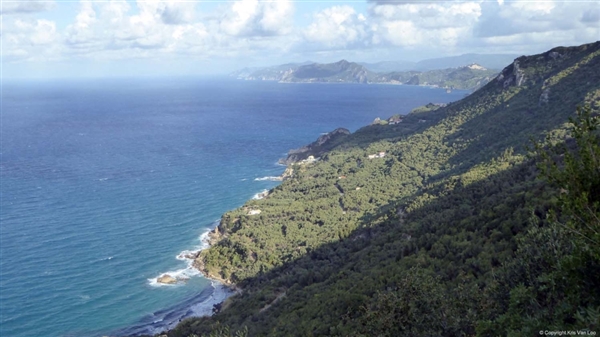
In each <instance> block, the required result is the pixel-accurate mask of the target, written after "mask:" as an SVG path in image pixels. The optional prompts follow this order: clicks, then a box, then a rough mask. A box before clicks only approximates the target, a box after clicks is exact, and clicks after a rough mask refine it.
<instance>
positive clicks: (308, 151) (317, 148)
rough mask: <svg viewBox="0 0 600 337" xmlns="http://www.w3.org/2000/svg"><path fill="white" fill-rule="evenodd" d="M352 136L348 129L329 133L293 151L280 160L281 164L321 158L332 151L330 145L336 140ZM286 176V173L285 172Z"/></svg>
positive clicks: (339, 129)
mask: <svg viewBox="0 0 600 337" xmlns="http://www.w3.org/2000/svg"><path fill="white" fill-rule="evenodd" d="M349 134H350V131H349V130H348V129H344V128H338V129H335V130H333V131H331V132H329V133H326V134H324V135H321V136H320V137H319V138H318V139H317V140H316V141H315V142H313V143H311V144H309V145H306V146H303V147H301V148H298V149H293V150H290V151H289V152H288V155H287V157H286V158H281V159H279V163H280V164H284V165H290V164H293V163H296V162H299V161H301V160H305V159H307V158H308V157H309V156H314V157H320V155H321V154H322V153H324V152H326V151H328V150H330V145H331V144H332V142H333V141H334V140H337V139H340V138H341V137H344V136H347V135H349ZM284 176H285V172H284Z"/></svg>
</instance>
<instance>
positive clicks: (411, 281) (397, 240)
mask: <svg viewBox="0 0 600 337" xmlns="http://www.w3.org/2000/svg"><path fill="white" fill-rule="evenodd" d="M580 105H586V106H587V107H589V109H588V110H585V109H582V110H581V114H580V116H579V117H578V115H576V111H577V107H578V106H580ZM585 111H587V112H588V113H587V114H586V113H585ZM599 111H600V42H595V43H592V44H588V45H583V46H579V47H571V48H563V47H560V48H555V49H553V50H551V51H548V52H546V53H543V54H539V55H533V56H528V57H525V56H524V57H520V58H518V59H516V60H515V62H514V63H512V64H511V65H509V66H508V67H506V68H505V69H504V70H503V71H502V72H501V74H500V75H499V76H498V77H497V78H495V79H493V80H492V81H491V82H489V83H488V84H487V85H485V86H484V87H483V88H481V89H480V90H478V91H476V92H475V93H473V94H471V95H470V96H468V97H466V98H465V99H463V100H461V101H458V102H454V103H451V104H449V105H447V106H445V107H441V108H438V109H435V110H430V109H423V110H420V111H415V112H413V113H411V114H409V115H408V116H406V117H405V118H404V119H403V120H402V122H401V123H398V124H394V125H371V126H367V127H364V128H362V129H360V130H358V131H356V132H355V133H353V134H350V135H345V136H344V137H343V138H342V141H339V142H338V143H337V144H336V146H334V147H333V148H332V149H331V150H330V151H329V152H328V153H326V154H324V155H323V156H322V157H321V160H320V161H318V162H316V163H312V164H303V165H292V168H293V169H294V174H293V177H292V178H291V179H288V180H286V181H284V182H283V183H282V184H281V185H279V186H278V187H276V188H274V189H273V190H271V191H270V194H269V195H268V197H266V198H265V199H262V200H250V201H248V202H247V203H246V204H245V205H244V206H243V207H240V208H239V209H236V210H232V211H230V212H228V213H226V214H224V215H223V217H222V219H221V224H220V226H219V227H218V230H217V231H216V232H215V233H213V239H214V240H215V242H214V244H213V246H212V247H211V248H210V249H208V250H205V251H203V252H202V253H201V255H200V256H199V258H198V259H197V261H196V265H197V266H198V267H200V268H201V269H202V270H203V271H204V272H205V273H206V274H208V275H210V276H212V277H214V278H218V279H223V280H225V281H226V282H229V283H234V284H236V285H237V286H238V287H239V288H240V289H241V292H240V293H239V294H238V295H235V296H233V297H232V298H230V299H229V300H227V301H226V302H225V303H223V304H222V306H221V310H220V312H218V313H217V314H216V315H214V316H213V317H210V318H193V319H188V320H186V321H184V322H183V323H181V324H180V325H179V326H178V327H177V328H176V329H174V330H172V331H170V332H168V336H170V337H174V336H191V335H193V334H196V335H208V334H210V333H211V331H212V332H213V334H212V335H215V336H220V335H229V334H230V333H233V332H234V331H247V333H248V335H250V336H264V335H269V336H323V335H339V336H459V335H460V336H463V335H468V336H474V335H481V336H496V335H502V336H504V335H511V336H530V335H538V331H540V330H571V329H573V330H581V329H591V330H595V331H598V329H600V253H599V251H600V234H599V233H600V221H598V215H599V214H600V213H599V204H598V202H600V171H599V169H598V167H600V150H599V144H598V131H597V130H595V128H596V127H597V124H598V118H597V117H592V116H595V114H597V113H598V112H599ZM590 114H591V116H590ZM569 118H575V119H574V120H573V123H569ZM574 125H575V126H574ZM546 138H547V140H546ZM532 139H533V140H535V141H538V142H540V141H544V142H547V143H544V144H538V146H537V148H536V147H535V146H534V143H533V142H532ZM554 144H557V145H554ZM534 148H536V151H535V152H531V151H530V150H533V149H534ZM380 153H382V154H380ZM555 163H558V164H555ZM538 167H539V168H542V170H540V169H538ZM250 210H260V211H261V212H260V214H255V215H249V214H250Z"/></svg>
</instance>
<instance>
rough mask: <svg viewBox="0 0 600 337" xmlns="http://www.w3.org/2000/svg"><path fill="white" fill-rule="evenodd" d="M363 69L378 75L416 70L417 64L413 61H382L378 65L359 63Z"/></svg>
mask: <svg viewBox="0 0 600 337" xmlns="http://www.w3.org/2000/svg"><path fill="white" fill-rule="evenodd" d="M357 63H358V64H360V65H362V66H363V67H365V68H367V69H368V70H370V71H373V72H376V73H390V72H394V71H407V70H414V69H415V65H416V64H417V63H416V62H411V61H382V62H376V63H366V62H357Z"/></svg>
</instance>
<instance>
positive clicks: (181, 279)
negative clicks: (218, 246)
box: [148, 220, 220, 287]
mask: <svg viewBox="0 0 600 337" xmlns="http://www.w3.org/2000/svg"><path fill="white" fill-rule="evenodd" d="M219 223H220V220H217V221H215V222H213V224H212V225H211V227H209V228H208V229H206V231H204V232H203V233H202V234H201V235H200V236H199V237H198V240H199V241H200V244H199V245H198V246H196V247H195V248H193V249H191V250H189V249H186V250H183V251H181V252H180V253H179V254H177V256H175V259H177V260H179V261H185V262H186V264H187V266H186V267H185V268H180V269H176V270H170V271H166V272H163V273H161V274H160V275H158V276H156V277H152V278H149V279H148V285H150V286H152V287H173V286H178V285H182V284H185V283H186V282H187V281H188V280H189V279H190V278H192V277H194V276H200V275H202V273H201V272H200V271H199V270H198V269H196V268H195V267H194V258H195V257H196V256H197V255H198V253H200V252H201V251H202V250H204V249H207V248H209V247H210V243H209V242H208V240H209V237H208V235H209V234H210V232H211V231H212V229H214V228H215V227H217V226H218V225H219ZM165 275H169V276H171V277H173V278H175V279H177V281H178V282H177V283H174V284H166V283H160V282H158V279H159V278H160V277H162V276H165Z"/></svg>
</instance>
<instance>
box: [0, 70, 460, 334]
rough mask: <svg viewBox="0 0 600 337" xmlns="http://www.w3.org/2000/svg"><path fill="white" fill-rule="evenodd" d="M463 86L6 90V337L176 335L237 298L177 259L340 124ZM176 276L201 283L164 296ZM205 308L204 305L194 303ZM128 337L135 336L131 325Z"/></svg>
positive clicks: (449, 97) (216, 84)
mask: <svg viewBox="0 0 600 337" xmlns="http://www.w3.org/2000/svg"><path fill="white" fill-rule="evenodd" d="M464 94H465V92H464V91H454V92H453V93H451V94H447V93H445V91H444V90H441V89H431V88H424V87H410V86H385V85H352V84H348V85H321V84H278V83H274V82H245V81H234V80H228V79H212V80H206V79H205V80H194V79H162V80H98V81H63V82H52V83H50V82H12V83H4V88H3V92H2V114H1V117H2V120H1V122H2V125H1V131H2V142H1V163H0V165H1V166H0V169H1V172H0V178H1V184H0V187H1V188H0V193H1V195H0V196H1V200H0V206H1V212H0V213H1V214H0V289H1V290H0V315H1V317H0V322H1V324H0V335H1V336H10V337H25V336H95V335H102V334H112V333H116V332H126V333H138V332H143V331H152V329H160V328H162V327H164V326H168V325H169V323H172V322H176V321H177V320H179V319H180V318H181V317H184V316H185V315H189V314H191V313H192V312H196V313H202V312H210V309H211V308H212V304H213V303H214V302H215V301H218V299H219V298H220V296H222V295H223V293H222V291H221V290H220V289H219V288H218V287H215V286H213V285H211V282H210V281H208V280H206V279H204V278H202V277H201V276H198V275H193V271H192V270H191V269H187V267H188V261H185V260H178V259H177V258H176V257H177V255H178V254H180V252H182V251H184V250H194V249H198V248H199V247H200V246H201V244H202V243H201V240H200V236H201V235H202V234H203V233H205V232H206V231H207V230H208V229H210V228H211V227H213V226H214V225H215V221H216V220H218V219H219V217H220V216H221V214H222V213H223V212H225V211H227V210H228V209H231V208H234V207H237V206H240V205H241V204H243V202H244V201H245V200H247V199H249V198H251V197H252V196H253V195H254V194H255V193H257V192H260V191H261V190H264V189H269V188H272V187H273V186H275V185H276V183H275V182H272V181H268V180H259V181H257V180H255V179H256V178H260V177H265V176H275V175H279V174H281V172H282V171H283V169H284V168H283V167H282V166H278V165H277V164H276V161H277V159H278V158H280V157H283V156H284V155H285V153H286V152H287V151H288V150H289V149H291V148H296V147H299V146H302V145H304V144H307V143H309V142H311V141H313V140H315V139H316V138H317V137H318V136H319V134H320V133H323V132H327V131H331V130H333V129H335V128H337V127H346V128H348V129H350V130H351V131H354V130H356V129H357V128H358V127H360V126H363V125H366V124H368V123H370V122H371V121H372V120H373V119H374V118H375V117H382V118H385V117H388V116H390V115H392V114H395V113H406V112H408V111H409V110H410V109H412V108H414V107H416V106H419V105H423V104H426V103H428V102H449V101H455V100H458V99H460V98H462V97H463V96H464ZM164 272H179V273H182V274H187V275H190V276H191V278H190V279H189V281H188V282H187V283H185V284H180V285H176V286H157V285H156V284H155V282H154V281H153V280H155V278H156V277H157V276H159V275H161V274H162V273H164ZM190 308H191V309H190ZM123 329H124V330H123Z"/></svg>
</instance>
